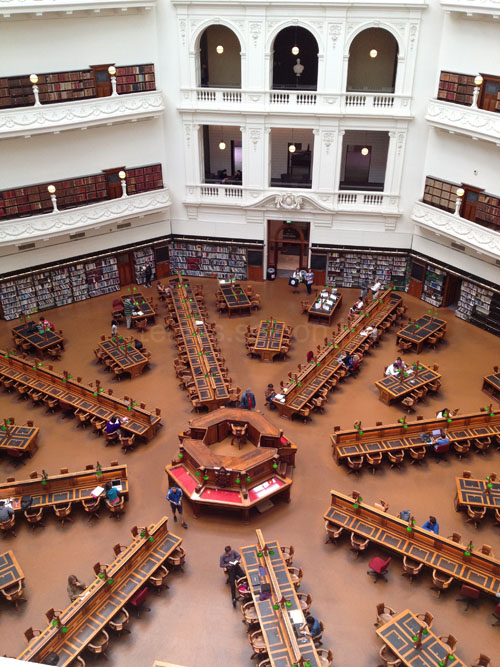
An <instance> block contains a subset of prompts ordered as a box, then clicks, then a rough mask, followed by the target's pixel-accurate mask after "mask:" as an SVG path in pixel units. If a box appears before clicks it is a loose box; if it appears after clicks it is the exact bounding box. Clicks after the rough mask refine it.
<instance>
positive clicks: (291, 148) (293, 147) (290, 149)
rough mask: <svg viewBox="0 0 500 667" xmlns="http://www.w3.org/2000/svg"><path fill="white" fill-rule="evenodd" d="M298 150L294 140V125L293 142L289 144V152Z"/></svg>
mask: <svg viewBox="0 0 500 667" xmlns="http://www.w3.org/2000/svg"><path fill="white" fill-rule="evenodd" d="M296 150H297V149H296V147H295V142H294V140H293V127H292V143H291V144H290V145H289V146H288V152H289V153H295V151H296Z"/></svg>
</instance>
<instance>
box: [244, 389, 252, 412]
mask: <svg viewBox="0 0 500 667" xmlns="http://www.w3.org/2000/svg"><path fill="white" fill-rule="evenodd" d="M241 407H242V408H243V409H244V410H253V409H254V407H255V396H254V393H253V391H252V390H251V389H247V390H246V391H245V393H244V394H243V396H242V397H241Z"/></svg>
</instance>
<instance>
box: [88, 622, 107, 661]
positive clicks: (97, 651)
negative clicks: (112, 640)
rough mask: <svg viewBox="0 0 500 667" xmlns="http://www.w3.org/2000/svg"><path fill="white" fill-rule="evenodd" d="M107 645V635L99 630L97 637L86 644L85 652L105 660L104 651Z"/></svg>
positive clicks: (104, 631)
mask: <svg viewBox="0 0 500 667" xmlns="http://www.w3.org/2000/svg"><path fill="white" fill-rule="evenodd" d="M108 645H109V635H108V633H107V632H106V630H104V629H102V630H100V631H99V632H98V633H97V635H95V637H94V638H93V639H92V641H91V642H89V643H88V644H87V650H88V651H89V652H90V653H93V654H94V655H102V656H103V657H104V658H105V659H106V660H107V659H108V656H107V655H106V649H107V648H108Z"/></svg>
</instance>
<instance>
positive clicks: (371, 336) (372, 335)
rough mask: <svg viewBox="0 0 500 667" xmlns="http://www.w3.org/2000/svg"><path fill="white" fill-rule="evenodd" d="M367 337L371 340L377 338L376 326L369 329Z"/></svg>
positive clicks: (373, 340)
mask: <svg viewBox="0 0 500 667" xmlns="http://www.w3.org/2000/svg"><path fill="white" fill-rule="evenodd" d="M369 338H370V340H371V341H372V342H375V341H376V340H377V338H378V329H377V327H373V329H372V330H371V333H370V336H369Z"/></svg>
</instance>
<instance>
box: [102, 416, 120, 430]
mask: <svg viewBox="0 0 500 667" xmlns="http://www.w3.org/2000/svg"><path fill="white" fill-rule="evenodd" d="M121 425H122V423H121V421H120V418H119V417H118V415H113V416H112V417H111V419H110V420H109V422H108V423H107V424H106V426H105V427H104V432H105V433H108V434H109V435H111V434H112V433H118V435H121V431H120V426H121Z"/></svg>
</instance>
